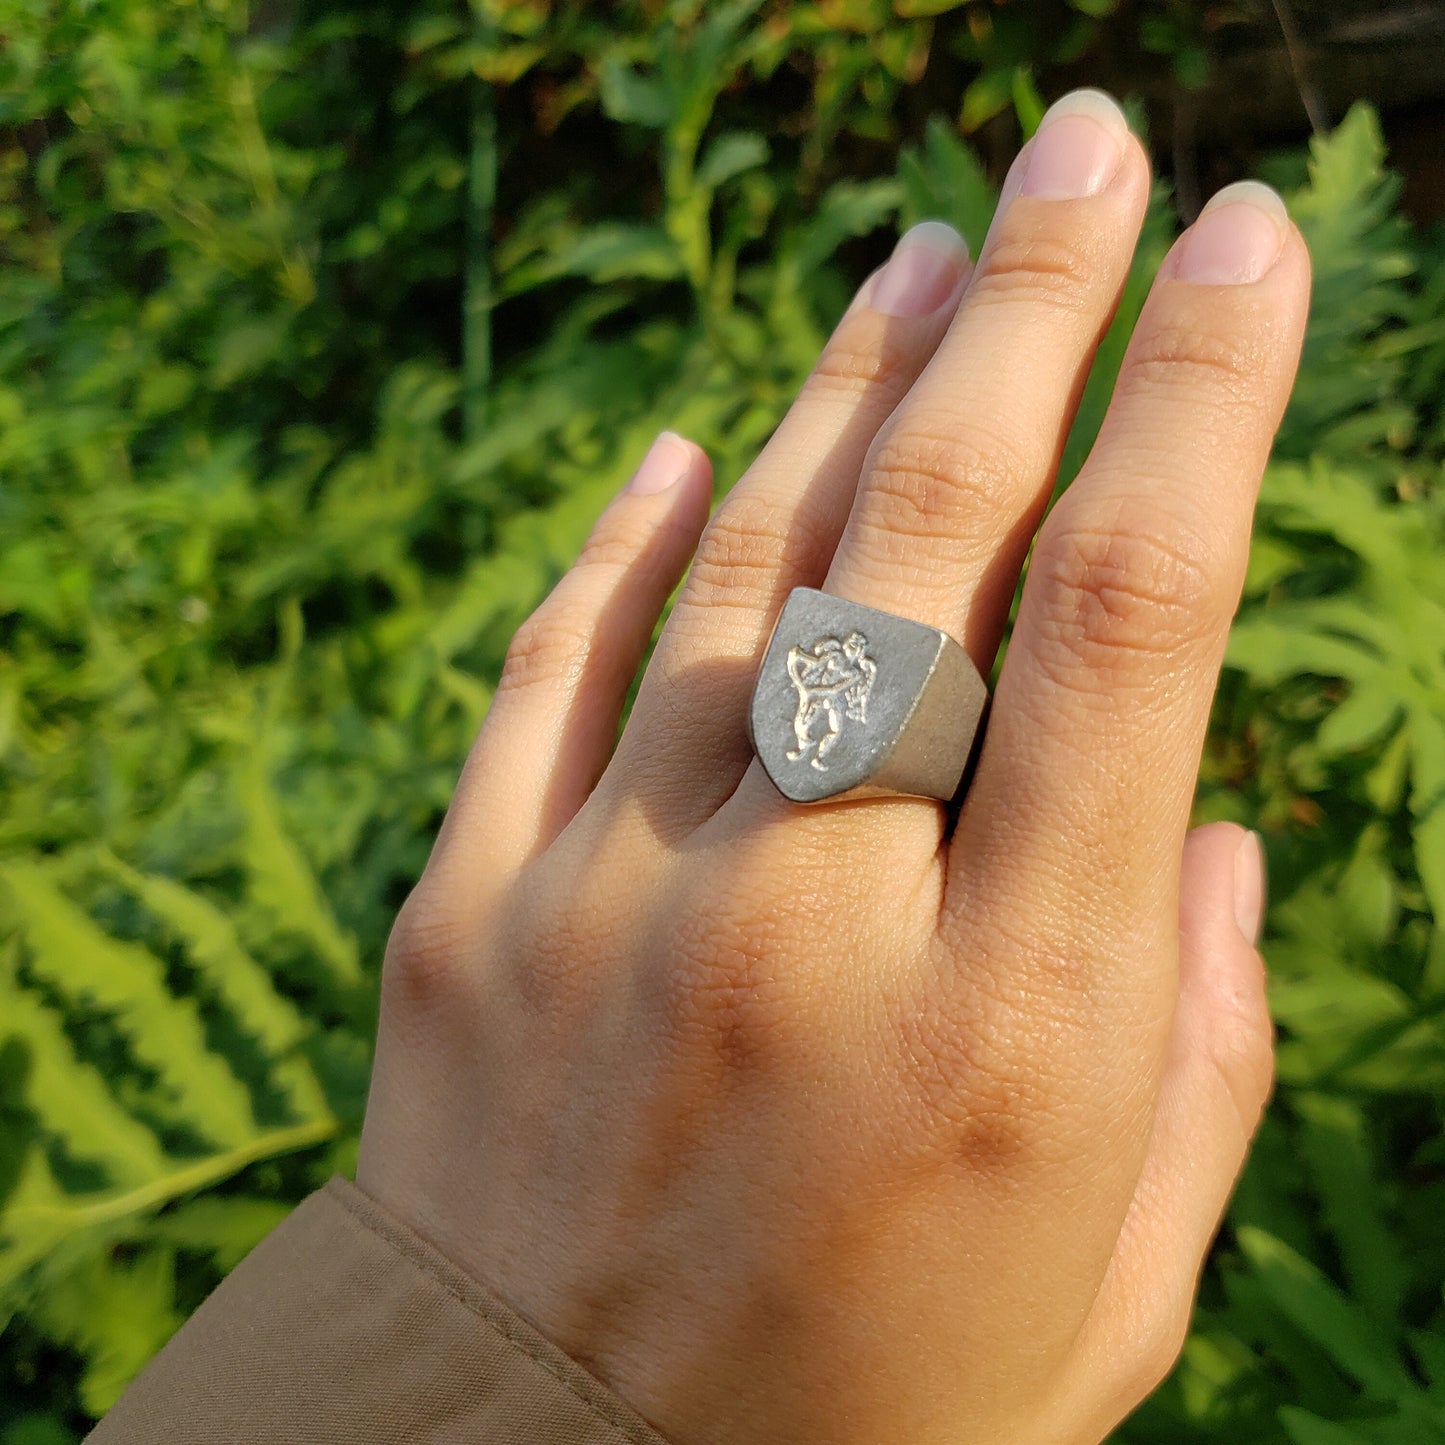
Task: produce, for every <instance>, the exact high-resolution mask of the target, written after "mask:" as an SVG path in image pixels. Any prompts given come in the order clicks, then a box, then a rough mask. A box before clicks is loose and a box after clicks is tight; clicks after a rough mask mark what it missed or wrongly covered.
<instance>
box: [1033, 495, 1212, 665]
mask: <svg viewBox="0 0 1445 1445" xmlns="http://www.w3.org/2000/svg"><path fill="white" fill-rule="evenodd" d="M1060 516H1061V513H1060V512H1059V511H1056V512H1055V513H1054V516H1053V517H1051V518H1050V524H1052V525H1050V524H1046V525H1045V527H1044V530H1043V533H1042V534H1041V536H1040V540H1039V546H1038V547H1037V548H1036V551H1035V557H1034V561H1033V563H1032V565H1031V567H1030V574H1029V583H1030V586H1031V587H1032V588H1033V589H1034V591H1035V596H1036V597H1037V599H1038V613H1039V627H1038V638H1039V644H1040V647H1041V656H1040V658H1039V661H1040V664H1041V665H1042V666H1044V667H1045V668H1048V669H1051V670H1053V671H1054V673H1055V675H1056V676H1057V677H1058V679H1059V680H1060V681H1063V682H1065V683H1066V684H1067V685H1069V686H1071V687H1074V688H1080V687H1082V688H1086V689H1088V690H1093V689H1095V688H1097V687H1108V688H1112V687H1113V686H1115V685H1116V684H1117V682H1118V672H1119V670H1120V669H1121V668H1123V669H1127V668H1128V667H1129V666H1130V665H1131V664H1133V663H1137V662H1138V661H1140V660H1141V659H1142V660H1145V661H1147V660H1149V659H1162V658H1167V657H1169V656H1172V655H1174V654H1176V653H1178V652H1179V651H1180V650H1187V649H1189V648H1192V647H1196V646H1199V645H1201V644H1203V643H1205V642H1211V641H1213V640H1214V639H1216V638H1217V637H1218V636H1220V635H1222V632H1223V630H1224V629H1225V628H1227V627H1228V625H1229V615H1230V612H1231V611H1232V607H1231V606H1230V602H1229V595H1228V591H1227V588H1226V586H1225V585H1224V582H1223V579H1222V576H1221V568H1220V566H1219V565H1218V563H1217V561H1216V555H1217V551H1218V549H1217V547H1216V545H1215V544H1214V542H1213V539H1211V538H1209V537H1207V536H1206V535H1205V534H1204V533H1203V532H1202V531H1200V530H1191V529H1190V528H1189V527H1187V526H1183V525H1181V526H1177V527H1175V528H1174V529H1173V531H1172V532H1171V534H1170V535H1169V537H1168V538H1165V537H1162V536H1160V535H1158V534H1157V532H1153V531H1150V530H1148V529H1146V528H1143V527H1140V526H1138V525H1137V524H1128V523H1126V522H1123V521H1121V520H1120V519H1117V518H1116V519H1114V520H1112V521H1106V522H1102V523H1101V522H1098V521H1093V522H1082V523H1073V524H1070V522H1068V521H1060V520H1059V518H1060ZM1091 679H1092V681H1091Z"/></svg>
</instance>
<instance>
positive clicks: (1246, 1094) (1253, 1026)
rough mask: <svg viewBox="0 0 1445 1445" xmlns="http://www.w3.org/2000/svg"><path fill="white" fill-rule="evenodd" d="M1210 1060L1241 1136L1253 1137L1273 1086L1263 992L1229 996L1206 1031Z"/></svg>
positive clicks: (1271, 1032) (1270, 1038)
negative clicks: (1234, 997)
mask: <svg viewBox="0 0 1445 1445" xmlns="http://www.w3.org/2000/svg"><path fill="white" fill-rule="evenodd" d="M1208 1041H1209V1051H1210V1060H1211V1062H1212V1064H1213V1066H1214V1069H1215V1071H1216V1072H1217V1073H1218V1075H1219V1077H1220V1080H1221V1082H1222V1084H1223V1087H1224V1089H1225V1092H1226V1094H1227V1096H1228V1098H1229V1101H1230V1103H1231V1104H1232V1106H1233V1107H1234V1110H1235V1112H1236V1113H1237V1114H1238V1116H1239V1128H1240V1134H1241V1136H1242V1137H1243V1138H1244V1139H1245V1140H1246V1141H1247V1140H1249V1139H1251V1138H1253V1137H1254V1131H1255V1130H1256V1129H1257V1128H1258V1127H1259V1120H1260V1116H1261V1115H1262V1114H1263V1113H1264V1106H1265V1104H1266V1103H1267V1102H1268V1101H1269V1096H1270V1093H1271V1091H1272V1090H1273V1088H1274V1024H1273V1021H1272V1020H1271V1019H1270V1016H1269V1008H1268V1005H1267V1004H1266V1003H1265V1001H1264V995H1263V992H1262V991H1261V992H1260V994H1259V995H1258V996H1257V997H1255V998H1251V999H1249V1000H1247V1001H1246V1000H1244V999H1229V1000H1226V1003H1225V1006H1224V1008H1223V1009H1221V1010H1217V1011H1216V1017H1215V1018H1214V1019H1213V1020H1212V1022H1211V1027H1210V1030H1209V1035H1208Z"/></svg>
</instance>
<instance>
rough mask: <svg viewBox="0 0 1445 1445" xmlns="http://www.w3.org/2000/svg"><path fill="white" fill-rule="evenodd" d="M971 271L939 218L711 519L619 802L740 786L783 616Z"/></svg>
mask: <svg viewBox="0 0 1445 1445" xmlns="http://www.w3.org/2000/svg"><path fill="white" fill-rule="evenodd" d="M968 270H969V265H968V253H967V250H966V249H965V247H964V244H963V241H962V239H961V238H960V237H959V236H958V235H957V233H956V232H954V231H953V230H952V228H951V227H948V226H945V225H943V224H941V223H940V222H936V221H930V222H924V223H923V224H922V225H920V226H915V227H914V228H913V229H912V230H911V231H909V232H908V233H907V234H906V235H904V236H903V237H902V238H901V239H900V241H899V243H898V246H897V247H896V248H895V250H894V253H893V255H892V257H891V258H890V259H889V261H888V263H887V265H886V266H884V267H883V268H882V270H880V271H878V272H876V273H875V274H874V275H873V276H871V277H870V278H869V279H868V280H867V281H865V282H864V284H863V286H862V287H861V288H860V290H859V293H858V295H857V297H856V298H855V299H854V301H853V304H852V305H851V306H850V307H849V308H848V311H847V313H846V314H845V315H844V317H843V319H842V320H841V321H840V322H839V323H838V326H837V327H836V329H835V330H834V332H833V335H832V336H831V338H830V339H829V341H828V344H827V346H826V347H825V348H824V350H823V354H822V356H821V357H820V358H819V360H818V364H817V365H816V366H815V367H814V369H813V372H812V374H811V375H810V376H809V377H808V379H807V381H806V382H805V383H804V385H803V389H802V391H801V393H800V394H799V396H798V398H797V400H796V401H795V402H794V403H793V405H792V407H791V408H790V409H789V411H788V414H787V415H786V416H785V417H784V418H783V421H782V423H781V424H780V425H779V427H778V429H777V431H776V432H775V433H774V434H773V436H772V438H771V440H770V441H769V442H768V444H767V446H766V447H764V448H763V450H762V452H761V453H760V454H759V456H758V458H757V460H756V461H755V462H754V463H753V465H752V466H751V467H750V468H749V469H748V472H747V474H746V475H745V476H744V477H743V478H742V480H741V481H739V482H738V483H737V485H736V486H735V487H734V488H733V489H732V491H731V492H730V493H729V495H728V497H727V500H726V501H725V502H724V503H723V504H722V506H721V507H720V508H719V509H718V512H717V515H716V516H715V517H714V518H713V519H712V522H711V523H710V524H709V525H708V528H707V530H706V531H705V532H704V534H703V537H702V541H701V543H700V544H699V546H698V550H697V555H696V557H695V558H694V559H693V564H692V568H691V570H690V571H689V573H688V578H687V582H686V583H685V585H684V586H683V589H682V592H681V595H680V596H679V598H678V600H677V604H676V605H675V606H674V608H673V610H672V614H671V616H670V617H669V619H668V622H667V625H666V627H665V628H664V629H663V633H662V637H661V638H660V640H659V642H658V645H657V649H656V651H655V652H654V654H653V659H652V662H651V665H650V666H649V667H648V670H647V675H646V677H645V678H644V679H643V684H642V689H641V691H640V692H639V694H638V699H637V704H636V707H635V708H634V709H633V714H632V718H633V720H632V722H631V723H630V724H629V726H628V729H627V731H626V733H625V734H624V736H623V738H622V741H621V744H620V745H619V747H618V752H617V757H616V759H615V760H614V764H613V766H612V768H610V769H609V770H608V774H607V776H606V777H605V778H604V779H603V782H602V784H601V786H600V788H599V799H600V800H601V801H603V803H604V805H606V806H610V807H612V808H616V807H618V806H628V805H635V806H638V807H640V808H641V809H642V810H644V811H645V812H646V813H647V814H648V815H649V819H650V827H651V829H652V830H653V831H654V832H657V833H669V832H678V833H682V832H686V831H687V830H689V829H690V828H691V827H692V826H694V825H695V824H697V823H700V822H702V821H703V820H705V819H706V818H707V817H709V816H710V815H711V814H712V812H713V811H714V810H715V809H716V808H717V806H718V805H719V804H720V803H721V802H722V801H723V800H724V799H725V798H726V797H727V796H728V794H729V793H731V792H732V791H733V789H734V788H735V787H736V786H737V782H738V779H739V778H740V777H741V776H742V774H743V771H744V770H745V768H746V767H747V763H748V758H749V756H750V755H749V752H748V745H747V738H746V735H745V732H744V728H743V716H744V713H745V711H746V707H747V697H748V692H749V690H750V689H751V687H752V678H753V674H754V673H755V672H756V669H757V665H758V661H759V658H760V657H761V654H762V649H763V646H764V644H765V643H766V642H767V637H768V629H769V628H770V627H771V626H772V622H773V619H774V617H775V616H776V615H777V611H778V609H779V608H780V607H781V606H782V603H783V599H784V598H785V597H786V596H787V594H788V592H789V591H790V590H791V589H792V588H793V587H796V586H799V585H801V584H808V585H812V586H816V585H817V583H818V581H819V580H820V579H821V578H822V576H823V573H824V572H825V571H826V570H827V567H828V562H829V559H830V558H831V557H832V555H833V548H834V546H835V545H836V543H837V540H838V534H839V532H841V531H842V528H843V523H844V520H845V519H846V517H847V515H848V507H849V504H850V503H851V501H852V498H853V492H854V489H855V488H856V486H857V481H858V473H859V470H860V468H861V467H862V465H863V458H864V456H865V455H866V454H867V450H868V447H869V445H870V444H871V442H872V441H873V438H874V436H875V435H876V434H877V431H878V428H879V427H880V426H881V425H882V424H883V423H884V421H885V420H886V419H887V417H888V415H889V414H890V413H891V412H892V411H893V409H894V407H895V406H897V404H898V402H899V401H900V399H901V398H902V397H903V396H904V395H905V394H906V393H907V392H908V389H909V388H910V387H911V386H912V385H913V383H914V381H915V380H916V378H917V376H918V374H919V372H920V371H921V370H922V369H923V366H924V364H925V363H926V362H927V361H928V358H929V357H930V356H931V355H932V354H933V352H934V349H935V347H936V346H937V345H938V343H939V340H940V339H941V338H942V336H943V334H944V332H945V330H946V329H947V327H948V323H949V321H950V319H951V318H952V316H953V313H954V309H955V306H956V305H957V301H958V297H959V293H960V291H961V289H962V286H963V284H964V281H965V279H966V277H967V275H968ZM680 719H685V725H680V723H679V720H680ZM699 759H705V760H706V764H707V765H706V766H705V767H699V766H698V761H699Z"/></svg>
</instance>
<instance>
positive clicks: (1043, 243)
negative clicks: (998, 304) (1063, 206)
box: [969, 229, 1100, 311]
mask: <svg viewBox="0 0 1445 1445" xmlns="http://www.w3.org/2000/svg"><path fill="white" fill-rule="evenodd" d="M1099 270H1100V267H1099V261H1098V257H1097V256H1096V255H1095V254H1094V250H1093V248H1092V247H1091V246H1090V245H1089V241H1088V238H1087V237H1082V238H1081V237H1070V236H1067V235H1049V234H1039V233H1037V232H1029V233H1012V232H1010V231H1009V230H1007V229H1005V231H1004V232H1003V233H1002V234H1001V235H1000V236H999V238H998V240H997V241H996V242H995V243H994V245H993V246H992V247H990V249H989V253H988V256H987V257H986V259H985V260H984V262H983V264H982V266H981V268H980V272H979V274H978V275H976V276H975V277H974V280H973V284H972V286H971V287H970V291H969V299H970V301H979V300H982V301H985V302H992V301H998V300H1021V301H1027V302H1029V303H1030V304H1033V303H1036V302H1044V303H1045V304H1048V305H1052V306H1056V307H1061V308H1063V309H1065V310H1068V311H1080V310H1083V309H1084V308H1085V307H1087V306H1088V304H1089V300H1090V291H1091V283H1092V282H1093V281H1094V280H1095V279H1096V277H1097V276H1098V275H1099Z"/></svg>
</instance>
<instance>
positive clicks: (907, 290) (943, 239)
mask: <svg viewBox="0 0 1445 1445" xmlns="http://www.w3.org/2000/svg"><path fill="white" fill-rule="evenodd" d="M967 264H968V246H967V245H966V244H965V243H964V239H963V237H962V236H960V235H959V234H958V232H957V231H955V230H954V229H953V227H952V226H948V225H945V224H944V223H943V222H942V221H920V222H919V223H918V224H917V225H916V226H913V227H910V228H909V229H908V230H907V231H905V232H904V233H903V235H901V236H900V237H899V238H898V244H897V245H896V246H895V247H894V248H893V254H892V255H891V256H890V257H889V258H888V264H887V265H886V266H884V268H883V270H882V272H881V273H880V274H879V275H877V276H876V277H874V279H873V285H872V294H871V295H870V296H869V297H868V305H870V306H871V307H872V308H873V309H874V310H875V311H881V312H882V313H883V314H884V315H885V316H927V315H928V313H929V312H930V311H936V310H937V309H938V308H939V307H940V306H942V305H943V303H944V302H945V301H947V300H948V298H949V297H950V296H952V295H953V292H954V290H955V288H956V287H957V286H958V283H959V281H961V280H962V279H963V269H964V267H965V266H966V265H967Z"/></svg>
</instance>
